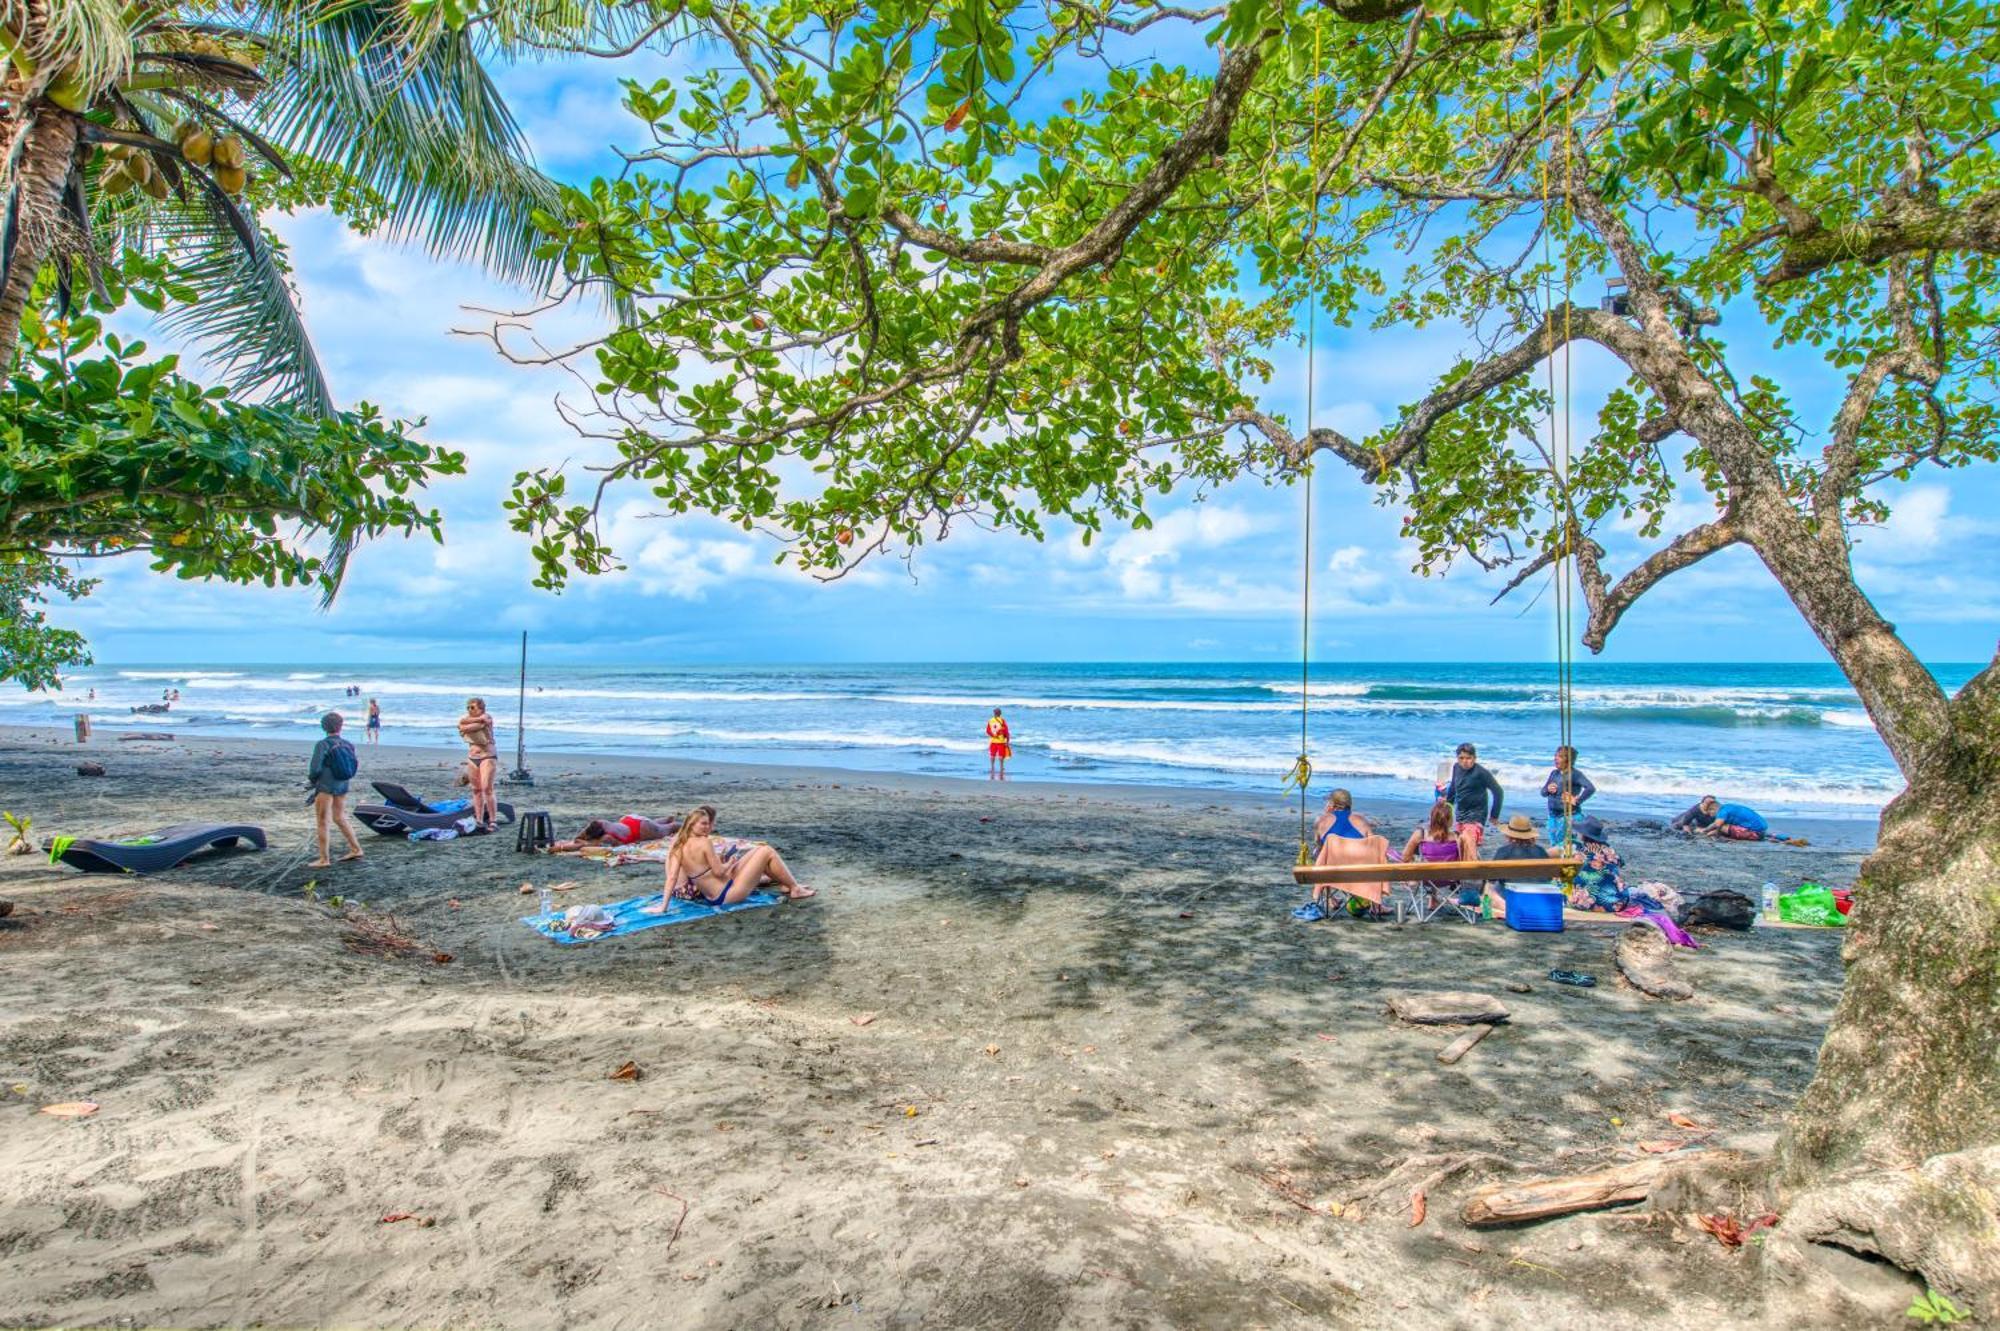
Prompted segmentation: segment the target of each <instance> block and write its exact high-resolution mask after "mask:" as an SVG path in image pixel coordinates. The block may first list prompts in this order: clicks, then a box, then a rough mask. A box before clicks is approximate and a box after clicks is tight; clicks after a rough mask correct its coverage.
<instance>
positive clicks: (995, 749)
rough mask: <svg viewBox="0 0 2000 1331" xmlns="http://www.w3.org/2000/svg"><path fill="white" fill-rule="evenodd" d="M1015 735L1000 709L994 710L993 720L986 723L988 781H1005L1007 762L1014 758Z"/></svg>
mask: <svg viewBox="0 0 2000 1331" xmlns="http://www.w3.org/2000/svg"><path fill="white" fill-rule="evenodd" d="M1013 739H1014V735H1013V732H1012V731H1010V730H1008V729H1007V718H1006V717H1004V716H1002V715H1000V709H999V708H998V707H995V708H994V709H993V719H992V720H990V721H988V722H987V723H986V779H987V780H989V781H1005V780H1006V779H1007V760H1008V759H1009V758H1012V757H1013V756H1014V744H1013Z"/></svg>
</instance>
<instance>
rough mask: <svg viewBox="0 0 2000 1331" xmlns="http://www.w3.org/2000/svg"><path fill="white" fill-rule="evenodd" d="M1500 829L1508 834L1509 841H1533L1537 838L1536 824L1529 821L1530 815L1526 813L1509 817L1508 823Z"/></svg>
mask: <svg viewBox="0 0 2000 1331" xmlns="http://www.w3.org/2000/svg"><path fill="white" fill-rule="evenodd" d="M1500 830H1501V831H1502V832H1504V833H1505V834H1506V836H1507V839H1508V840H1509V841H1533V840H1534V839H1535V825H1534V824H1533V823H1531V822H1529V821H1528V816H1527V815H1526V814H1524V813H1517V814H1515V815H1514V816H1513V817H1512V818H1509V819H1508V820H1507V825H1506V826H1505V827H1503V828H1501V829H1500Z"/></svg>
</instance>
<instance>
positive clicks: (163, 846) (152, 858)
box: [47, 823, 264, 873]
mask: <svg viewBox="0 0 2000 1331" xmlns="http://www.w3.org/2000/svg"><path fill="white" fill-rule="evenodd" d="M239 841H247V842H249V843H250V844H251V846H253V847H254V848H256V849H258V850H262V849H264V829H263V828H261V827H252V826H250V825H249V824H248V823H182V824H180V825H179V826H178V827H163V828H161V829H160V830H159V831H157V832H154V833H151V834H150V835H149V836H148V837H147V838H146V840H145V841H144V842H142V843H139V844H133V843H132V842H128V841H93V840H91V839H90V838H89V837H77V838H75V839H74V840H71V841H67V842H65V841H64V840H63V839H62V838H60V837H58V838H57V839H56V840H54V841H51V842H50V843H49V845H48V847H47V849H48V851H49V858H50V859H51V860H58V859H59V860H61V861H62V862H63V863H64V864H67V865H69V866H70V868H72V869H81V870H82V871H83V872H85V873H164V872H166V871H167V870H168V869H171V868H173V867H174V866H175V865H178V864H180V863H181V862H182V861H183V860H186V859H187V858H188V857H189V856H192V855H198V854H200V853H201V852H202V851H204V850H210V849H217V850H227V849H228V848H230V847H232V846H234V845H235V844H236V843H237V842H239ZM58 846H60V847H61V849H60V850H57V849H56V847H58Z"/></svg>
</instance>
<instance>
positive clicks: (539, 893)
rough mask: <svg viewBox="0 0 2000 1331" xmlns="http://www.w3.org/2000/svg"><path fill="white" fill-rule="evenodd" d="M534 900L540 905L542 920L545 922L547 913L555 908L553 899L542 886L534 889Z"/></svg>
mask: <svg viewBox="0 0 2000 1331" xmlns="http://www.w3.org/2000/svg"><path fill="white" fill-rule="evenodd" d="M535 900H537V901H538V902H540V903H541V906H542V918H543V919H545V920H546V919H547V918H549V912H550V911H551V910H553V909H554V908H555V898H554V897H553V896H551V895H550V894H549V889H548V888H547V887H545V886H544V887H538V888H536V889H535Z"/></svg>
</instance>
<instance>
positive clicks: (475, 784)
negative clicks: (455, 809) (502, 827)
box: [458, 698, 500, 832]
mask: <svg viewBox="0 0 2000 1331" xmlns="http://www.w3.org/2000/svg"><path fill="white" fill-rule="evenodd" d="M458 737H459V738H460V739H462V740H464V741H465V747H466V758H465V766H466V771H467V773H468V774H469V775H470V776H471V777H472V818H473V821H474V822H476V823H478V824H479V827H480V830H481V831H485V832H491V831H492V830H493V820H494V819H495V818H496V817H498V816H499V810H498V809H497V808H495V806H494V802H493V776H494V773H495V772H497V771H498V770H499V768H500V751H499V749H498V748H496V747H495V745H494V743H493V718H492V717H491V716H489V715H487V713H486V699H484V698H467V699H466V700H465V715H464V716H461V717H459V718H458Z"/></svg>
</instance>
